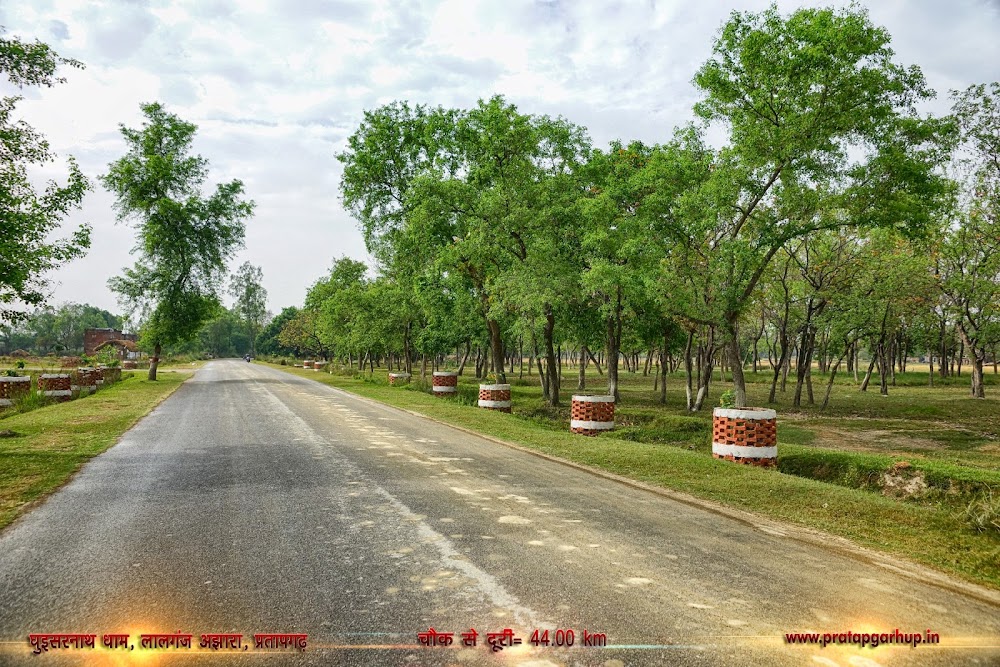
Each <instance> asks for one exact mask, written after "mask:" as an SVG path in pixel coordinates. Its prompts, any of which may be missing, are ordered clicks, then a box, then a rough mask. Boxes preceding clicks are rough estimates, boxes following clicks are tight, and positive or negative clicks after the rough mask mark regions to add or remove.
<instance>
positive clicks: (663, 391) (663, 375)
mask: <svg viewBox="0 0 1000 667" xmlns="http://www.w3.org/2000/svg"><path fill="white" fill-rule="evenodd" d="M668 342H669V332H667V331H664V332H663V349H662V350H660V373H659V375H660V405H666V404H667V344H668Z"/></svg>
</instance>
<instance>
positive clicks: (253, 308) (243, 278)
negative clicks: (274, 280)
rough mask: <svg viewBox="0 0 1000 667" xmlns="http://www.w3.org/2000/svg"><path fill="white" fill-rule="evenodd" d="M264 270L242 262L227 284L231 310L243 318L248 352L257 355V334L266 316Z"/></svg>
mask: <svg viewBox="0 0 1000 667" xmlns="http://www.w3.org/2000/svg"><path fill="white" fill-rule="evenodd" d="M262 280H264V272H263V271H262V270H261V268H260V267H259V266H254V265H253V264H251V263H250V262H243V264H242V265H240V268H239V269H237V270H236V273H235V274H233V279H232V282H230V284H229V293H230V294H231V295H232V296H233V297H235V299H236V303H235V304H233V310H234V311H235V313H236V315H237V317H239V318H240V319H241V320H243V324H244V326H246V329H247V333H248V334H249V336H250V354H251V356H257V348H256V340H257V334H258V333H259V332H260V330H261V329H262V328H263V326H264V318H265V317H267V290H266V289H264V286H263V285H262V284H261V281H262Z"/></svg>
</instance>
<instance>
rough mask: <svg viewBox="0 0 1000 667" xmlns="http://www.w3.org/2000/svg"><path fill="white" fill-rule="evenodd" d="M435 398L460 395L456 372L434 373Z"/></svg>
mask: <svg viewBox="0 0 1000 667" xmlns="http://www.w3.org/2000/svg"><path fill="white" fill-rule="evenodd" d="M431 381H432V382H433V384H434V386H433V387H432V390H433V391H434V395H435V396H442V397H445V396H456V395H457V394H458V373H457V372H455V371H434V377H433V379H432V380H431Z"/></svg>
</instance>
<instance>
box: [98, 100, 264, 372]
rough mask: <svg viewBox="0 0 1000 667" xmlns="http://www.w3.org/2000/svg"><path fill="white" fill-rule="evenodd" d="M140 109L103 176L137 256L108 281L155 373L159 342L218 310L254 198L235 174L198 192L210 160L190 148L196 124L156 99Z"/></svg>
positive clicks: (196, 326) (188, 334)
mask: <svg viewBox="0 0 1000 667" xmlns="http://www.w3.org/2000/svg"><path fill="white" fill-rule="evenodd" d="M142 113H143V116H145V121H144V123H143V125H142V127H141V128H139V129H131V128H128V127H125V126H124V125H122V126H121V133H122V136H123V137H124V138H125V143H126V145H127V147H128V151H127V153H126V154H125V155H124V156H123V157H122V158H120V159H118V160H116V161H115V162H112V163H111V164H110V165H109V166H108V173H107V174H105V175H104V176H102V177H101V182H102V183H103V184H104V186H105V187H106V188H107V189H108V190H110V191H111V192H112V193H113V194H114V195H115V197H116V203H115V208H116V210H117V212H118V217H119V220H129V221H134V222H135V224H136V228H137V232H138V234H137V236H138V243H137V245H136V248H135V254H136V255H137V256H138V259H137V261H136V263H135V265H134V266H133V267H132V268H130V269H126V270H125V272H124V274H123V275H122V276H120V277H116V278H112V279H111V280H110V281H109V285H110V287H111V289H112V290H113V291H114V292H115V293H116V294H118V295H119V297H120V299H121V300H122V302H123V303H125V304H126V305H127V306H128V307H129V308H130V309H131V310H132V312H136V311H139V312H141V313H142V314H143V319H144V322H145V323H144V326H143V339H144V340H146V341H147V342H148V343H149V344H150V345H152V347H153V358H152V363H151V364H150V367H149V379H151V380H155V379H156V369H157V365H158V361H159V355H160V352H161V350H162V346H163V345H175V344H178V343H183V342H185V341H187V340H190V339H191V338H192V337H193V336H195V335H197V333H198V331H199V330H200V329H201V327H202V325H203V324H204V323H205V322H206V321H207V320H209V319H211V318H212V317H214V315H215V314H216V312H217V309H218V307H219V303H220V299H219V292H220V289H221V288H222V283H223V280H224V278H225V274H226V264H227V262H228V260H229V259H230V258H231V257H232V255H233V254H234V253H235V252H236V251H237V250H238V249H239V248H240V247H241V246H242V245H243V238H244V233H245V223H244V221H245V220H246V219H247V218H248V217H250V216H251V215H252V213H253V209H254V204H253V202H252V201H249V200H244V197H243V195H244V193H243V183H242V182H240V181H239V180H233V181H230V182H228V183H222V184H219V185H218V186H217V187H216V190H215V192H214V193H213V194H212V195H211V196H209V197H204V196H202V192H201V189H202V185H203V184H204V182H205V179H206V178H207V177H208V161H207V160H205V159H204V158H202V157H201V156H198V155H191V154H190V151H191V143H192V141H193V139H194V135H195V131H196V130H197V128H196V127H195V125H193V124H192V123H188V122H185V121H183V120H181V119H180V118H178V117H177V116H176V115H174V114H172V113H169V112H168V111H167V110H166V109H165V108H164V107H163V106H162V105H161V104H158V103H153V104H144V105H143V106H142Z"/></svg>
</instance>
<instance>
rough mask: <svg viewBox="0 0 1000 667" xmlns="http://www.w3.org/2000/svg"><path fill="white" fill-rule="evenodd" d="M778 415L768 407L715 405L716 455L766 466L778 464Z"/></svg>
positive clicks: (713, 422)
mask: <svg viewBox="0 0 1000 667" xmlns="http://www.w3.org/2000/svg"><path fill="white" fill-rule="evenodd" d="M777 418H778V415H777V413H776V412H775V411H774V410H768V409H767V408H715V410H714V411H713V412H712V457H713V458H716V459H725V460H727V461H733V462H735V463H743V464H747V465H755V466H760V467H763V468H770V467H774V466H777V465H778V429H777Z"/></svg>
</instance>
